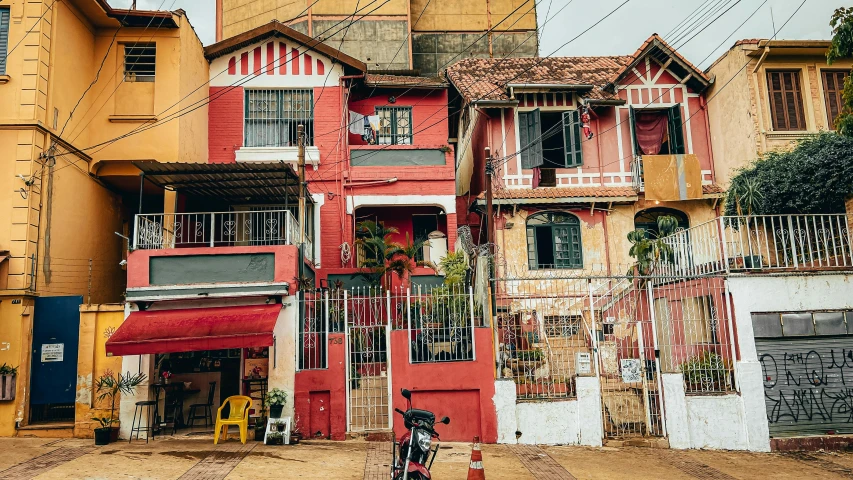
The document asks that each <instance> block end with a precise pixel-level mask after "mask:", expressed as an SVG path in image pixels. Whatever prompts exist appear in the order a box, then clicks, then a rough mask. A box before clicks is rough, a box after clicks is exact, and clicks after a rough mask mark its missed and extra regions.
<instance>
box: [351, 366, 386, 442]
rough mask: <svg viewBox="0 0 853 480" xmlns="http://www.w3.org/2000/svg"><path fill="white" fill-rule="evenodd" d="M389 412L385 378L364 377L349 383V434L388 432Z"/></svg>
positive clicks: (377, 376) (378, 376)
mask: <svg viewBox="0 0 853 480" xmlns="http://www.w3.org/2000/svg"><path fill="white" fill-rule="evenodd" d="M355 387H357V388H355ZM389 410H390V406H389V405H388V377H387V376H380V375H376V376H364V377H361V378H359V379H358V380H357V381H355V380H353V381H351V382H350V428H349V429H350V431H351V432H373V431H378V430H389V425H388V412H389Z"/></svg>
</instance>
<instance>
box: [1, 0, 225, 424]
mask: <svg viewBox="0 0 853 480" xmlns="http://www.w3.org/2000/svg"><path fill="white" fill-rule="evenodd" d="M4 5H10V7H11V22H10V32H9V45H10V46H14V45H16V44H18V43H20V45H19V47H18V48H15V50H14V51H13V52H11V53H12V54H11V55H10V56H9V58H8V59H7V70H6V72H5V73H6V74H7V75H8V77H9V81H8V82H7V83H3V84H0V219H9V220H7V221H5V222H0V250H9V251H10V252H11V256H12V258H10V259H9V260H8V261H7V264H6V266H4V269H3V270H0V271H4V274H5V276H6V278H5V279H4V281H2V282H0V288H6V289H7V290H5V291H3V292H0V300H2V302H0V321H2V322H3V330H2V331H0V334H2V335H5V336H8V337H9V338H11V339H12V340H0V342H9V343H11V344H15V345H17V346H15V347H14V348H13V349H11V350H3V349H2V347H0V363H2V361H3V358H4V356H7V355H11V356H12V357H18V356H22V355H24V354H26V355H28V352H29V350H30V349H29V343H28V342H29V337H28V335H29V333H28V332H29V331H30V327H29V325H30V324H31V323H30V322H31V321H30V319H29V316H27V317H21V315H20V312H18V313H14V310H15V308H19V307H20V305H16V306H15V308H12V310H8V308H9V307H8V306H7V305H8V301H7V299H8V298H10V296H13V295H14V296H17V297H19V298H20V297H23V298H24V299H25V300H24V304H25V305H30V303H31V298H32V296H33V295H42V296H65V295H82V296H83V298H84V302H89V301H91V302H92V303H107V302H120V301H121V300H122V298H121V295H122V293H123V291H124V284H125V274H124V272H123V270H122V269H121V267H120V266H119V262H120V261H121V259H122V252H123V248H124V245H123V241H122V240H121V238H120V237H118V236H116V235H115V234H114V232H121V231H122V230H123V221H125V220H127V218H125V217H127V215H126V214H125V213H124V212H123V206H122V194H121V192H120V191H117V190H116V187H114V186H111V185H108V184H105V183H103V182H102V181H101V180H99V179H98V178H96V177H95V176H94V175H92V173H93V172H96V171H98V170H105V171H106V170H114V169H110V168H101V167H103V166H104V165H110V164H121V165H127V163H128V162H129V161H133V160H156V161H160V162H178V161H183V162H206V161H207V108H206V106H202V107H201V108H198V109H196V110H194V111H193V112H191V113H187V114H186V115H183V116H182V117H181V118H180V119H179V120H176V121H171V122H164V123H163V124H162V125H160V126H158V127H157V128H153V129H151V130H150V131H146V132H143V133H140V134H138V135H133V136H130V137H128V138H125V139H122V140H119V141H117V142H115V143H114V144H112V145H109V146H105V148H94V146H95V144H98V143H101V142H104V141H106V140H110V139H112V138H114V137H118V136H121V135H125V134H128V133H129V132H130V131H131V130H133V129H134V128H137V127H142V126H145V125H146V123H144V122H145V121H150V120H151V119H152V114H153V117H157V118H160V119H164V117H165V115H163V114H161V112H163V113H165V114H168V113H175V112H177V111H178V110H179V109H180V108H181V107H186V106H189V105H190V104H191V103H193V102H195V101H197V100H199V99H203V98H205V97H206V95H207V91H208V90H207V87H206V82H207V80H208V64H207V61H206V60H205V58H204V54H203V49H202V45H201V42H200V41H199V40H198V37H197V36H196V35H195V32H194V31H193V29H192V27H191V25H190V23H189V21H188V20H187V19H186V18H185V17H183V16H181V15H178V14H174V15H173V19H174V21H175V22H176V23H177V24H178V26H179V28H156V27H158V22H159V20H157V19H155V20H153V22H152V24H151V25H152V26H151V27H150V28H144V27H141V28H129V27H126V28H121V29H119V30H118V31H117V30H116V28H117V27H118V25H119V24H118V22H117V21H116V20H114V19H110V18H109V17H107V16H106V15H105V13H104V12H103V11H102V10H101V9H100V8H101V7H100V6H99V4H98V3H97V2H96V1H95V0H64V1H57V2H53V0H41V1H33V0H26V1H25V0H11V1H7V2H5V3H4ZM42 14H44V15H43V18H42V20H41V21H38V22H37V19H38V18H39V17H40V16H42ZM31 27H32V30H31V31H29V30H30V28H31ZM28 31H29V33H28ZM116 34H117V35H116ZM114 35H115V43H113V36H114ZM25 37H26V38H25ZM133 42H145V43H151V42H153V43H155V44H156V45H157V57H156V58H157V60H156V78H155V81H154V82H153V83H124V82H123V79H124V75H123V55H124V50H123V44H124V43H133ZM102 60H104V61H103V68H100V66H101V62H102ZM99 69H100V72H99ZM96 78H97V81H95V82H94V83H93V81H94V80H95V79H96ZM90 84H91V88H90ZM87 89H88V91H87ZM194 90H196V91H194ZM84 92H86V93H85V95H84ZM184 97H187V98H186V99H184ZM81 98H82V100H81ZM78 102H79V104H78ZM173 105H174V106H173ZM75 106H76V110H75ZM72 110H73V111H74V113H73V115H72ZM140 116H147V117H146V118H143V119H140V118H139V117H140ZM66 124H67V125H66ZM72 152H73V153H72ZM48 154H49V155H50V156H51V158H49V159H47V158H45V155H48ZM131 173H132V172H131ZM18 175H20V176H22V177H23V178H19V177H18ZM128 193H129V194H135V192H128ZM33 258H35V259H36V262H35V263H36V268H35V271H34V272H33V261H32V259H33ZM89 259H92V265H91V269H90V266H89ZM6 267H8V268H6ZM5 270H8V272H5ZM33 273H34V275H33ZM33 277H35V279H33ZM2 295H5V296H2ZM30 310H31V308H30ZM10 312H12V313H10ZM30 313H32V312H30ZM22 332H23V333H22ZM22 344H23V345H24V346H23V347H20V345H22ZM19 348H22V349H19ZM19 352H24V353H22V354H20V355H19ZM15 363H16V364H17V363H20V365H21V373H20V377H19V383H18V388H19V389H22V388H24V386H26V385H28V384H29V379H28V372H27V371H28V369H29V360H28V357H27V359H26V361H23V360H22V361H20V362H15ZM23 391H26V390H25V389H24V390H23ZM26 411H27V404H26V401H25V399H23V397H21V400H20V401H19V402H17V403H16V406H12V405H9V404H0V436H2V435H12V434H14V423H15V421H23V422H24V423H26V420H27V418H26Z"/></svg>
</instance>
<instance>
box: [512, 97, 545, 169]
mask: <svg viewBox="0 0 853 480" xmlns="http://www.w3.org/2000/svg"><path fill="white" fill-rule="evenodd" d="M518 134H519V144H520V146H521V168H523V169H530V168H536V167H541V166H542V164H543V163H545V159H544V157H543V156H542V116H541V114H540V112H539V109H538V108H537V109H536V110H533V111H532V112H522V113H519V114H518Z"/></svg>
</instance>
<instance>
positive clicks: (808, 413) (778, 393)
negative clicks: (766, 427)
mask: <svg viewBox="0 0 853 480" xmlns="http://www.w3.org/2000/svg"><path fill="white" fill-rule="evenodd" d="M847 344H848V345H849V341H848V343H847ZM810 345H811V347H809V345H802V344H797V343H790V344H789V345H788V346H787V347H784V348H774V349H772V350H773V351H772V352H767V353H762V354H761V355H760V357H759V361H760V362H761V366H762V371H763V375H764V395H765V403H766V406H767V420H768V421H769V422H770V424H771V426H772V425H773V424H781V423H785V424H800V423H803V424H812V425H815V424H819V425H820V428H822V429H823V430H822V433H825V432H826V431H829V430H834V429H835V427H836V426H838V425H842V426H843V425H844V424H848V425H847V426H848V427H850V426H853V349H850V348H844V347H843V346H842V347H836V346H833V345H826V344H824V345H821V346H816V345H815V344H814V343H811V344H810ZM768 350H769V349H768ZM815 426H816V427H817V425H815ZM771 428H772V427H771Z"/></svg>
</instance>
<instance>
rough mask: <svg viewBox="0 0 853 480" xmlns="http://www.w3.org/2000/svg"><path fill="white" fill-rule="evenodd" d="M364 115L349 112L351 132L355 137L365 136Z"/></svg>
mask: <svg viewBox="0 0 853 480" xmlns="http://www.w3.org/2000/svg"><path fill="white" fill-rule="evenodd" d="M364 123H365V121H364V115H362V114H360V113H358V112H353V111H352V110H350V111H349V132H350V133H352V134H354V135H364Z"/></svg>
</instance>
